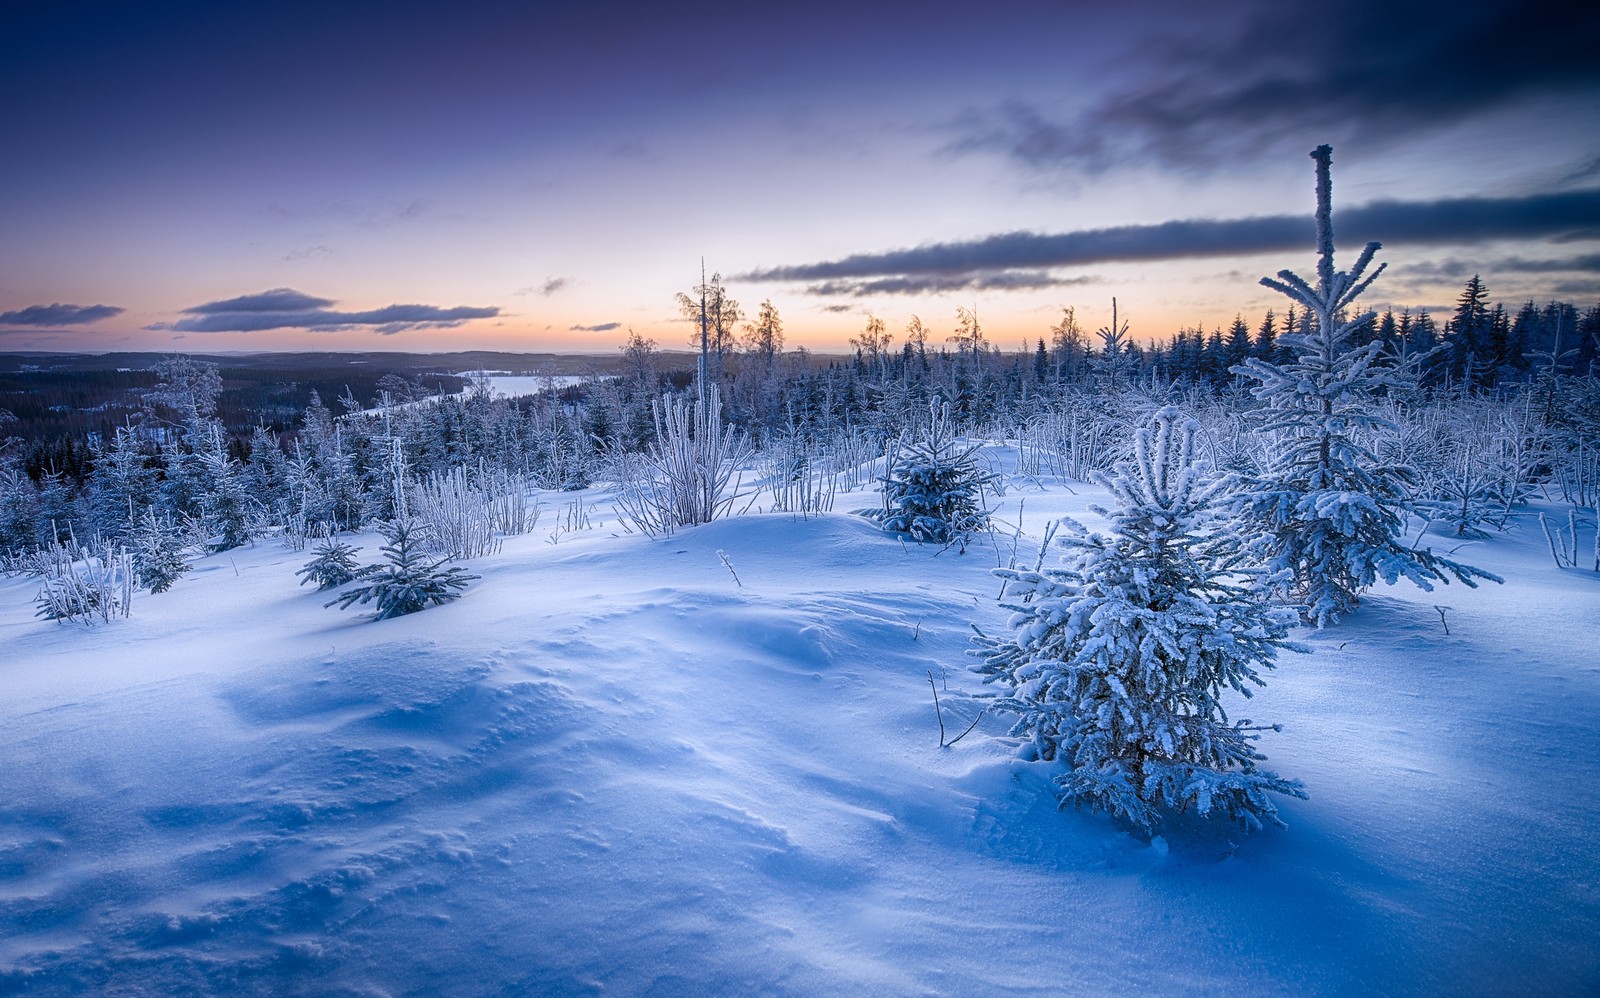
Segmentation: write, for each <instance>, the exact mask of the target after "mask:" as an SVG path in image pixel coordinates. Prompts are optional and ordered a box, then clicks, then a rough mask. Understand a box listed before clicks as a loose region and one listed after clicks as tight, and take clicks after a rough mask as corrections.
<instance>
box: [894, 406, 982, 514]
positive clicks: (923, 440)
mask: <svg viewBox="0 0 1600 998" xmlns="http://www.w3.org/2000/svg"><path fill="white" fill-rule="evenodd" d="M928 415H929V418H928V422H927V423H925V424H923V425H922V426H920V427H918V428H917V429H916V430H915V431H913V432H910V433H908V434H907V435H906V436H904V437H902V438H901V440H900V443H899V445H898V447H897V448H896V450H895V452H894V453H893V454H891V455H890V457H889V461H888V467H887V468H886V469H885V471H884V475H883V477H882V478H881V479H879V481H880V482H882V489H883V508H882V509H879V510H875V511H874V512H873V513H872V516H873V517H874V518H875V519H877V520H878V521H879V522H880V523H882V524H883V529H885V530H889V531H893V532H896V533H906V534H910V535H911V536H912V537H914V538H916V539H917V540H919V541H933V542H934V543H937V544H948V543H951V542H961V541H964V540H965V538H966V537H967V536H969V535H970V534H971V533H972V532H973V531H976V530H982V529H983V528H984V527H985V526H987V525H988V523H989V510H988V509H987V508H985V507H984V504H983V488H984V486H985V485H987V484H988V483H989V481H990V480H991V479H992V477H993V476H992V475H990V474H989V472H988V471H986V470H985V469H984V468H983V467H982V466H980V465H979V464H978V457H977V451H978V445H977V444H963V443H962V442H961V441H960V440H959V439H958V438H957V435H956V431H955V426H954V423H953V421H952V420H951V417H950V406H949V404H948V403H942V402H935V403H933V404H932V406H931V407H930V410H929V414H928Z"/></svg>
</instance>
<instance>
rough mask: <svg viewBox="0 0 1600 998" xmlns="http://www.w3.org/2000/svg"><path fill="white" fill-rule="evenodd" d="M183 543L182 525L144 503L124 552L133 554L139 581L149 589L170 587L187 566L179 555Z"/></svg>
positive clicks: (160, 591)
mask: <svg viewBox="0 0 1600 998" xmlns="http://www.w3.org/2000/svg"><path fill="white" fill-rule="evenodd" d="M187 546H188V545H187V543H186V541H185V539H184V531H183V528H181V527H179V526H178V525H177V524H175V523H173V522H172V520H171V519H169V518H167V517H165V516H158V515H156V511H155V509H153V508H149V507H147V508H146V509H145V511H144V515H143V516H141V517H140V518H139V521H138V524H137V525H136V526H135V528H134V532H133V538H132V548H131V550H130V551H129V552H128V553H129V554H131V555H132V556H133V568H134V571H135V572H136V573H137V574H138V576H139V584H140V585H142V586H145V587H146V588H148V589H149V590H150V592H151V593H164V592H166V591H167V590H168V589H171V588H172V584H173V583H174V582H176V581H178V579H179V577H181V576H182V575H183V573H185V572H187V571H189V569H190V567H191V566H190V565H189V562H188V561H187V560H185V559H184V556H183V555H184V549H185V548H186V547H187Z"/></svg>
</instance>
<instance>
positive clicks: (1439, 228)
mask: <svg viewBox="0 0 1600 998" xmlns="http://www.w3.org/2000/svg"><path fill="white" fill-rule="evenodd" d="M1595 226H1600V190H1584V191H1566V192H1561V193H1555V194H1543V195H1535V196H1531V197H1524V198H1449V199H1443V200H1438V201H1423V202H1401V201H1378V202H1374V203H1372V204H1368V205H1362V206H1360V207H1357V208H1351V209H1348V210H1345V211H1339V212H1335V213H1334V230H1335V231H1336V232H1337V233H1338V234H1339V236H1340V238H1341V241H1342V242H1343V243H1344V245H1346V246H1353V245H1359V244H1360V243H1361V242H1365V241H1367V240H1371V239H1376V240H1379V241H1384V242H1387V243H1390V244H1393V245H1396V246H1400V245H1409V246H1425V245H1450V244H1463V243H1476V242H1484V241H1488V240H1493V239H1535V238H1548V239H1559V238H1561V237H1563V236H1568V235H1571V234H1572V233H1574V232H1579V231H1583V230H1585V229H1588V228H1592V227H1595ZM1314 243H1315V228H1314V223H1313V221H1312V219H1311V217H1310V216H1309V215H1270V216H1262V217H1257V218H1239V219H1189V220H1179V221H1171V222H1161V223H1158V224H1155V225H1122V226H1116V227H1113V228H1106V229H1084V230H1080V231H1077V232H1064V233H1057V234H1045V233H1038V232H1007V233H1001V234H999V235H993V236H988V237H986V238H983V239H975V240H970V241H966V242H954V243H931V244H925V245H922V246H918V247H915V248H912V249H903V250H891V251H889V252H886V253H861V254H856V255H854V256H848V257H844V258H842V259H839V260H828V261H823V262H820V263H810V264H800V265H796V266H788V267H772V268H769V269H766V270H758V271H753V272H751V273H748V274H742V275H738V278H737V279H739V280H752V281H818V282H822V283H819V284H815V285H813V286H812V287H811V288H809V289H808V290H810V291H812V292H814V293H817V294H869V293H880V294H896V293H904V294H912V293H917V292H922V291H932V290H959V289H965V288H974V289H979V290H1002V289H1006V288H1032V287H1047V286H1050V284H1051V283H1052V282H1054V283H1062V282H1061V281H1060V280H1059V279H1056V278H1053V277H1051V276H1050V275H1049V274H1048V273H1045V269H1046V268H1052V267H1070V266H1083V265H1087V264H1096V263H1116V262H1130V261H1153V260H1180V259H1193V258H1202V257H1225V256H1244V255H1247V254H1253V253H1281V252H1292V251H1295V250H1302V249H1312V248H1314ZM1078 280H1079V281H1081V280H1082V279H1081V278H1080V279H1078Z"/></svg>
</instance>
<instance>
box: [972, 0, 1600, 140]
mask: <svg viewBox="0 0 1600 998" xmlns="http://www.w3.org/2000/svg"><path fill="white" fill-rule="evenodd" d="M1597 50H1600V5H1596V4H1572V3H1570V2H1566V0H1531V2H1516V3H1512V2H1507V0H1498V2H1490V3H1458V2H1454V0H1449V2H1447V0H1392V2H1387V3H1381V4H1379V3H1371V2H1367V0H1343V2H1333V3H1327V4H1320V5H1318V6H1317V7H1316V8H1315V9H1314V10H1310V9H1307V8H1304V7H1303V6H1301V5H1298V4H1285V3H1281V2H1270V3H1269V2H1260V3H1252V4H1249V5H1245V6H1242V7H1240V8H1238V9H1237V10H1236V12H1235V14H1234V16H1227V17H1207V18H1204V19H1203V20H1195V19H1192V18H1191V19H1187V20H1185V19H1182V18H1178V19H1175V20H1174V21H1173V23H1172V24H1171V25H1170V26H1169V27H1167V28H1166V29H1164V30H1162V31H1161V32H1160V33H1159V34H1157V35H1155V36H1154V37H1152V38H1151V39H1149V40H1146V41H1144V42H1142V43H1141V44H1139V45H1138V47H1137V48H1135V49H1134V50H1133V51H1132V52H1131V53H1130V55H1129V58H1128V60H1127V67H1126V69H1125V70H1124V71H1123V75H1122V76H1121V77H1119V76H1118V75H1117V72H1118V70H1117V67H1115V66H1113V67H1112V68H1111V69H1110V70H1109V73H1108V78H1109V82H1110V86H1109V87H1108V88H1107V90H1106V91H1105V94H1104V96H1103V97H1100V98H1098V99H1097V100H1096V101H1095V102H1094V103H1093V104H1091V105H1090V106H1089V107H1088V108H1087V109H1086V110H1084V111H1083V112H1081V113H1079V114H1077V115H1076V116H1073V117H1070V118H1057V117H1055V116H1054V115H1052V114H1050V113H1048V112H1046V111H1043V110H1041V109H1040V108H1038V107H1036V106H1034V105H1031V104H1025V103H1010V104H1005V105H1001V106H999V107H997V108H993V109H990V110H987V111H980V112H972V113H970V114H968V115H967V116H965V117H964V118H962V119H959V120H957V121H956V122H954V123H953V127H954V130H955V132H956V134H957V138H956V139H955V140H954V141H953V142H952V143H951V145H950V146H949V149H950V150H952V151H955V152H973V151H987V152H998V153H1001V154H1004V155H1006V156H1008V157H1011V158H1013V159H1015V160H1017V161H1018V162H1021V163H1023V164H1025V165H1027V166H1029V167H1033V168H1055V167H1076V168H1082V169H1089V170H1104V169H1109V168H1112V167H1114V166H1117V165H1119V164H1121V163H1125V162H1129V161H1139V162H1144V161H1147V160H1152V159H1153V160H1155V161H1157V162H1160V163H1162V164H1164V165H1166V166H1169V167H1174V168H1179V169H1204V168H1208V167H1212V166H1215V165H1218V164H1221V163H1224V162H1237V161H1239V160H1242V159H1245V158H1251V159H1255V158H1259V157H1260V156H1261V155H1262V153H1263V149H1264V147H1269V146H1270V147H1272V149H1273V150H1274V151H1275V150H1276V149H1277V147H1279V146H1280V145H1282V144H1284V143H1289V144H1291V145H1293V144H1299V145H1307V147H1309V145H1313V144H1316V143H1319V142H1332V143H1333V144H1334V145H1335V147H1337V146H1338V145H1339V144H1340V143H1342V142H1352V143H1357V144H1359V145H1360V146H1362V147H1363V148H1369V149H1371V148H1379V147H1392V146H1394V145H1397V144H1401V143H1414V142H1416V141H1417V140H1418V138H1419V136H1421V135H1423V134H1427V133H1429V132H1434V131H1438V130H1441V129H1443V128H1446V127H1449V126H1451V125H1454V124H1457V123H1460V122H1463V121H1466V120H1468V119H1471V118H1473V117H1476V116H1478V115H1481V114H1483V113H1486V112H1489V111H1493V110H1497V109H1500V108H1504V107H1509V106H1512V105H1515V104H1516V103H1518V102H1520V101H1524V100H1526V99H1529V98H1539V97H1549V96H1579V97H1583V96H1585V95H1592V94H1593V93H1594V92H1595V91H1597V90H1600V59H1596V58H1595V55H1594V53H1595V52H1596V51H1597Z"/></svg>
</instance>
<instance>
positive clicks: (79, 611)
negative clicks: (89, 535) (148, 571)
mask: <svg viewBox="0 0 1600 998" xmlns="http://www.w3.org/2000/svg"><path fill="white" fill-rule="evenodd" d="M34 558H35V565H36V567H37V571H38V573H39V576H40V584H39V593H38V595H37V596H35V597H34V605H35V606H36V607H37V608H38V609H37V611H36V612H35V614H34V615H35V616H38V617H44V618H46V619H47V620H59V621H81V622H82V623H84V624H93V623H95V622H96V621H99V622H100V623H110V622H111V620H112V619H113V618H116V617H126V616H128V614H129V613H130V612H131V611H132V609H133V590H134V587H135V586H136V585H138V576H137V574H136V573H135V572H134V568H133V558H132V557H131V556H130V555H129V554H128V553H127V552H126V551H125V550H122V549H120V548H117V549H113V548H112V546H111V545H110V544H108V543H104V542H101V543H98V544H96V545H95V546H94V547H93V548H88V547H80V546H78V544H77V543H76V542H69V543H67V544H62V543H60V542H59V541H58V542H55V543H53V544H52V545H51V546H50V547H49V548H46V549H43V550H40V551H39V552H37V553H36V554H35V556H34Z"/></svg>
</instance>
